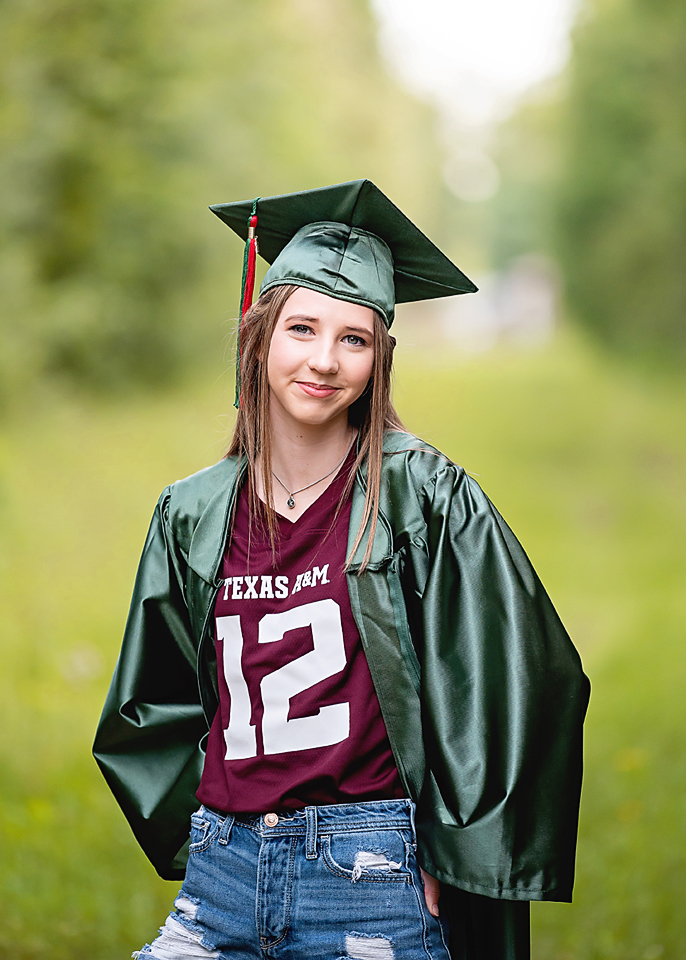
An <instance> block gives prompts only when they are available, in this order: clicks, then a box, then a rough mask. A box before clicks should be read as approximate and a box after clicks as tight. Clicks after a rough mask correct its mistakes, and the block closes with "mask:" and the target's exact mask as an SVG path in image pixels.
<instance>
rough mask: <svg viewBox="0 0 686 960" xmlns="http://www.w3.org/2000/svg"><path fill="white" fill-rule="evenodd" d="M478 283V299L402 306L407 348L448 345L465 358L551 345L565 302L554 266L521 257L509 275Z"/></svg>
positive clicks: (500, 274)
mask: <svg viewBox="0 0 686 960" xmlns="http://www.w3.org/2000/svg"><path fill="white" fill-rule="evenodd" d="M474 279H475V283H477V285H478V286H479V292H478V293H475V294H466V295H464V296H459V297H446V298H445V299H441V300H425V301H423V302H421V303H417V304H400V305H399V306H398V333H399V337H398V339H399V340H400V342H401V344H403V346H407V347H410V346H413V345H414V346H416V347H425V346H428V347H430V348H433V347H435V346H436V345H437V343H439V342H441V341H443V342H445V341H448V342H449V343H451V344H452V345H453V346H455V347H456V348H457V350H458V351H459V352H460V353H463V354H466V355H475V354H480V353H485V352H487V351H488V350H491V349H492V348H493V347H495V346H498V345H500V344H509V345H512V346H514V347H516V348H519V349H536V348H538V347H542V346H544V345H545V344H546V343H548V342H549V340H550V339H551V337H552V335H553V333H554V331H555V327H556V323H557V314H558V298H559V278H558V274H557V270H556V268H555V265H554V264H553V263H552V262H551V261H550V260H548V259H547V258H545V257H541V256H537V255H531V256H525V257H519V258H518V259H516V260H514V261H512V263H511V264H510V265H509V266H508V268H507V269H506V270H503V271H501V272H498V273H491V274H487V275H486V276H484V277H475V278H474ZM392 332H395V330H394V331H392Z"/></svg>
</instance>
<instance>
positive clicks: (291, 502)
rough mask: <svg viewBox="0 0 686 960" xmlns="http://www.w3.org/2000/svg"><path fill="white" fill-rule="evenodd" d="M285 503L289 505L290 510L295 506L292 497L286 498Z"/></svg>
mask: <svg viewBox="0 0 686 960" xmlns="http://www.w3.org/2000/svg"><path fill="white" fill-rule="evenodd" d="M286 505H287V506H289V507H290V508H291V510H292V509H293V507H294V506H295V500H294V499H293V497H289V498H288V500H286Z"/></svg>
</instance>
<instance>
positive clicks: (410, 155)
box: [0, 0, 438, 399]
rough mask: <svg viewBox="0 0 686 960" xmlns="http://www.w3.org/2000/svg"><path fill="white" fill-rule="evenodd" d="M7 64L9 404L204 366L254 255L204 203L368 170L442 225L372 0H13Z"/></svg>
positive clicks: (3, 200) (3, 129)
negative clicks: (48, 386)
mask: <svg viewBox="0 0 686 960" xmlns="http://www.w3.org/2000/svg"><path fill="white" fill-rule="evenodd" d="M0 62H2V63H3V68H2V72H1V73H0V156H1V159H0V280H1V282H2V285H3V290H4V303H3V306H4V310H3V314H2V319H0V393H2V392H4V393H5V399H7V397H8V396H11V394H12V393H13V391H17V390H19V391H20V395H23V394H22V393H21V392H22V391H23V390H25V389H26V387H27V386H28V385H30V384H32V383H34V382H35V381H36V380H39V379H41V378H43V377H45V376H48V377H51V376H54V375H58V376H60V377H67V378H68V379H70V380H71V381H73V382H76V383H79V384H85V385H89V386H91V387H95V388H96V389H101V390H102V389H111V388H114V387H122V386H125V385H126V384H128V383H131V382H145V381H147V382H157V383H159V382H164V381H168V380H169V379H170V378H171V377H173V376H175V375H178V374H179V370H180V368H181V361H183V367H184V369H187V368H188V366H189V361H190V360H191V359H192V358H193V357H195V358H201V357H202V356H207V355H208V353H209V352H210V351H211V350H212V349H213V348H214V343H215V342H216V337H215V335H214V333H213V329H214V327H215V325H216V322H217V319H218V318H219V317H221V316H224V317H226V316H227V315H228V316H230V315H232V314H233V311H234V309H235V308H234V301H235V299H237V290H236V286H237V282H238V281H235V282H232V289H231V299H230V301H229V302H228V304H227V296H226V294H227V291H226V283H225V277H226V276H227V275H231V276H232V277H235V276H237V275H238V271H239V269H240V268H239V259H240V254H241V251H240V247H239V243H238V241H237V240H229V236H228V234H226V230H225V228H221V227H220V225H219V223H218V222H216V221H214V218H213V217H212V216H211V215H210V214H208V213H207V209H206V208H207V204H208V203H211V202H220V201H225V200H230V199H238V198H241V197H244V196H254V195H256V194H258V193H259V194H263V195H269V194H270V193H279V192H285V191H287V190H292V189H304V188H307V187H312V186H319V185H322V184H325V183H330V182H336V181H337V180H345V179H353V178H356V177H360V176H369V177H371V178H373V179H376V180H377V181H378V182H379V184H380V185H381V186H382V187H383V188H386V189H387V190H388V192H389V193H390V194H391V195H392V196H393V197H394V198H395V199H396V200H397V202H399V203H401V204H404V205H406V206H407V207H408V209H409V210H410V211H411V212H412V211H414V212H415V213H417V214H418V215H419V218H420V222H424V223H427V224H430V223H431V220H432V217H433V216H434V208H435V206H436V205H437V202H438V201H437V196H436V193H435V187H434V185H433V184H434V183H435V182H436V179H437V178H436V177H435V176H434V170H435V164H436V160H435V157H434V150H433V147H432V140H433V138H432V119H431V114H430V113H429V111H428V110H427V109H425V108H424V107H421V106H419V105H418V104H417V103H415V102H414V101H413V100H412V99H411V98H410V97H409V95H408V94H406V93H404V92H402V91H401V90H400V88H399V87H397V86H396V85H395V84H394V83H393V82H392V81H391V80H390V79H389V77H388V76H387V75H386V72H385V71H384V69H383V67H382V65H381V62H380V58H379V55H378V53H377V50H376V46H375V32H374V24H373V22H372V19H371V16H370V14H369V12H368V10H367V6H366V3H365V2H364V0H331V2H328V3H326V4H321V3H318V2H316V0H251V2H250V3H243V2H240V0H4V2H3V3H2V4H1V5H0ZM222 229H223V230H224V233H222ZM225 234H226V235H225ZM227 259H228V260H229V264H228V265H227V264H226V262H225V261H226V260H227Z"/></svg>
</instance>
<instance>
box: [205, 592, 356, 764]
mask: <svg viewBox="0 0 686 960" xmlns="http://www.w3.org/2000/svg"><path fill="white" fill-rule="evenodd" d="M300 627H310V629H311V630H312V640H313V643H314V649H313V650H310V651H309V653H306V654H304V655H303V656H302V657H297V658H296V659H295V660H292V661H291V662H290V663H287V664H285V665H284V666H283V667H279V668H278V669H277V670H274V671H273V673H269V674H267V675H266V676H265V677H263V678H262V682H261V684H260V693H261V695H262V704H263V708H264V711H263V716H262V743H263V745H264V752H265V754H272V753H289V752H291V751H293V750H310V749H312V748H313V747H328V746H331V745H332V744H334V743H340V742H341V740H345V739H346V737H348V735H349V733H350V704H349V703H347V702H346V703H332V704H328V705H327V706H324V707H320V708H319V711H318V712H317V713H316V714H315V715H314V716H311V717H294V718H293V719H292V720H289V719H288V711H289V709H290V701H291V698H292V697H294V696H295V695H296V694H298V693H302V692H303V691H305V690H308V689H309V688H310V687H313V686H314V685H315V684H316V683H319V682H320V681H321V680H326V679H327V677H332V676H333V675H334V674H336V673H339V672H340V671H341V670H342V669H343V668H344V667H345V646H344V643H343V628H342V624H341V611H340V607H339V606H338V604H337V603H336V601H335V600H331V599H327V600H316V601H315V602H314V603H305V604H303V605H302V606H300V607H294V608H293V609H292V610H284V611H283V612H281V613H268V614H266V615H265V616H264V617H262V619H261V620H260V622H259V624H258V641H259V643H274V642H277V641H279V640H283V637H284V634H285V633H286V632H287V631H288V630H296V629H298V628H300ZM217 636H218V638H219V639H220V640H221V641H222V643H223V666H224V677H225V679H226V685H227V687H228V688H229V695H230V697H231V710H230V715H229V725H228V727H227V728H226V730H225V731H224V739H225V741H226V754H225V758H226V759H227V760H246V759H248V758H249V757H254V756H256V755H257V738H256V733H255V727H254V726H253V725H251V723H250V715H251V704H250V694H249V692H248V685H247V683H246V680H245V677H244V675H243V670H242V666H241V658H242V653H243V633H242V630H241V618H240V617H239V616H231V617H217Z"/></svg>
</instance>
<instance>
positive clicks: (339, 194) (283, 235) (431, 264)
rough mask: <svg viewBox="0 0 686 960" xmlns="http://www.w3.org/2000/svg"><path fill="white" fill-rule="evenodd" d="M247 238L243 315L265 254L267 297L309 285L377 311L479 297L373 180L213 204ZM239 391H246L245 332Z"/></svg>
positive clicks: (387, 317) (387, 316) (388, 319)
mask: <svg viewBox="0 0 686 960" xmlns="http://www.w3.org/2000/svg"><path fill="white" fill-rule="evenodd" d="M210 210H212V212H213V213H216V215H217V216H218V217H219V218H220V219H221V220H223V221H224V223H226V224H228V226H229V227H231V229H232V230H233V231H235V233H237V234H238V236H239V237H241V238H242V239H243V240H245V241H246V245H245V255H244V259H243V283H242V287H241V308H240V315H241V318H242V317H243V315H244V313H245V311H246V310H247V309H248V308H249V307H250V305H251V303H252V294H253V287H254V282H255V259H256V255H257V252H258V243H259V253H260V255H261V256H262V257H263V258H264V259H265V260H266V261H267V263H269V264H271V266H270V268H269V269H268V270H267V273H266V274H265V277H264V280H263V281H262V285H261V287H260V292H261V293H263V292H264V291H265V290H269V289H271V288H272V287H275V286H278V285H281V284H291V283H293V284H297V285H298V286H302V287H309V288H310V289H312V290H317V291H318V292H320V293H325V294H327V295H328V296H331V297H336V298H337V299H339V300H349V301H351V302H352V303H359V304H362V305H364V306H368V307H371V308H372V309H374V310H377V311H378V312H379V313H380V314H381V316H382V317H383V319H384V322H385V323H386V326H388V327H390V325H391V324H392V322H393V318H394V315H395V304H396V303H408V302H411V301H415V300H430V299H433V298H435V297H450V296H454V295H455V294H459V293H474V292H476V289H477V288H476V286H475V285H474V284H473V283H472V281H471V280H469V279H468V278H467V277H466V276H465V275H464V273H462V271H461V270H460V269H458V267H456V266H455V264H454V263H452V261H451V260H449V259H448V258H447V257H446V256H445V254H443V253H441V251H440V250H439V249H438V247H437V246H435V244H433V243H432V242H431V240H429V238H428V237H427V236H426V235H425V234H423V233H422V231H421V230H419V229H418V227H416V226H415V225H414V224H413V223H412V221H411V220H409V219H408V218H407V217H406V216H405V214H404V213H402V211H401V210H399V209H398V208H397V207H396V206H395V204H393V203H391V201H390V200H389V199H388V197H387V196H385V194H383V193H382V192H381V190H379V188H378V187H377V186H375V184H373V183H372V182H371V180H351V181H350V182H348V183H337V184H334V185H333V186H330V187H320V188H318V189H316V190H304V191H302V192H300V193H287V194H282V195H281V196H276V197H264V198H262V197H259V198H258V199H257V200H241V201H238V202H236V203H218V204H214V205H213V206H211V207H210ZM237 374H238V376H237V394H238V392H239V390H240V385H239V383H240V330H239V348H238V370H237Z"/></svg>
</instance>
